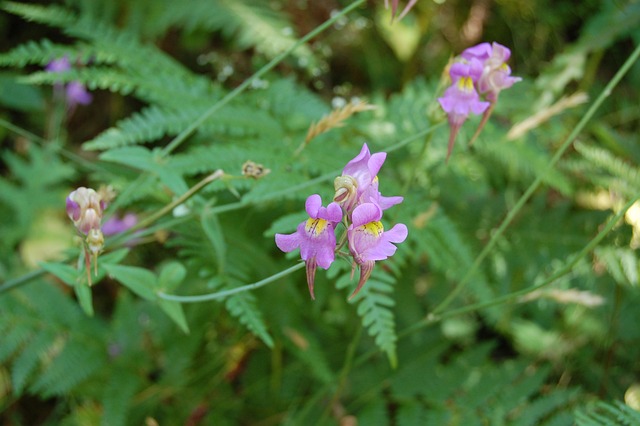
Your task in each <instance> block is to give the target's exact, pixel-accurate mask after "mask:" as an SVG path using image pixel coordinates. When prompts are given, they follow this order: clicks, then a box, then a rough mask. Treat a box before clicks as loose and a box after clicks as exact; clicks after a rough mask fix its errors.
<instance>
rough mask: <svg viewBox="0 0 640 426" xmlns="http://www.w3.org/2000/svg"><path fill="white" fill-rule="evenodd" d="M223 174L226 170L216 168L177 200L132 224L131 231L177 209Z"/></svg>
mask: <svg viewBox="0 0 640 426" xmlns="http://www.w3.org/2000/svg"><path fill="white" fill-rule="evenodd" d="M222 176H224V172H223V171H222V170H216V171H215V172H213V173H212V174H210V175H209V176H207V177H205V178H204V179H202V180H201V181H200V182H198V183H196V184H195V185H193V186H192V187H191V188H189V190H188V191H187V192H185V193H184V194H182V195H181V196H179V197H178V198H176V199H175V200H173V201H172V202H170V203H169V204H167V205H166V206H164V207H163V208H161V209H160V210H158V211H157V212H155V213H154V214H152V215H151V216H149V217H147V218H145V219H143V220H141V221H140V222H138V223H137V224H136V225H135V226H132V227H131V228H130V230H129V231H130V232H135V231H136V230H138V229H141V228H144V227H145V226H148V225H150V224H152V223H153V222H155V221H156V220H158V219H159V218H161V217H162V216H164V215H165V214H167V213H169V212H171V211H172V210H173V209H175V208H176V207H177V206H179V205H180V204H182V203H184V202H185V201H187V200H188V199H189V198H191V197H193V196H194V195H195V194H197V193H198V192H199V191H200V190H201V189H202V188H204V187H205V186H207V185H208V184H210V183H211V182H213V181H214V180H217V179H220V178H221V177H222Z"/></svg>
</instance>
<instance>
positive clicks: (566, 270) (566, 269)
mask: <svg viewBox="0 0 640 426" xmlns="http://www.w3.org/2000/svg"><path fill="white" fill-rule="evenodd" d="M638 200H640V197H636V198H633V199H632V200H631V201H629V202H628V203H627V204H625V205H624V207H622V209H620V211H618V213H616V214H615V215H614V216H613V217H612V218H611V219H610V220H609V222H607V224H606V225H605V226H604V227H603V228H602V230H600V232H598V234H597V235H596V236H595V237H594V238H593V239H592V240H591V241H590V242H589V243H588V244H587V245H586V246H584V247H583V248H582V250H580V251H579V252H578V253H576V254H575V255H574V256H573V258H572V259H571V260H570V261H568V262H567V263H566V264H565V265H564V266H563V267H561V268H560V269H558V270H557V271H555V272H554V273H553V274H551V276H549V277H548V278H547V279H545V280H543V281H542V282H540V283H538V284H535V285H533V286H531V287H527V288H525V289H522V290H518V291H514V292H513V293H509V294H506V295H504V296H501V297H497V298H495V299H493V300H489V301H486V302H481V303H474V304H472V305H468V306H465V307H462V308H459V309H452V310H450V311H447V312H444V313H443V314H441V315H435V314H433V313H432V314H431V315H429V316H428V317H427V318H425V319H423V320H422V321H420V322H418V323H416V324H414V325H412V326H411V327H409V328H408V329H407V330H404V331H403V332H402V333H401V334H402V335H403V336H404V335H407V334H410V333H411V332H412V331H415V330H417V329H419V328H422V327H424V326H425V325H428V324H431V323H433V322H437V321H441V320H443V319H446V318H450V317H454V316H458V315H463V314H467V313H469V312H474V311H477V310H480V309H484V308H489V307H491V306H496V305H499V304H502V303H505V302H508V301H511V300H514V299H517V298H519V297H522V296H525V295H527V294H529V293H531V292H534V291H536V290H540V289H541V288H543V287H546V286H548V285H549V284H551V283H553V282H555V281H556V280H558V279H559V278H561V277H563V276H565V275H567V274H568V273H570V272H571V271H572V270H573V267H574V266H575V265H576V264H577V263H578V262H579V261H580V260H581V259H583V258H584V257H585V256H586V255H587V254H589V253H590V252H591V251H593V250H594V249H595V248H596V247H597V246H598V244H600V242H601V241H602V240H603V239H604V237H605V236H607V234H608V233H609V232H611V230H612V229H613V228H614V226H616V224H617V223H618V222H619V221H620V220H621V219H622V218H623V217H624V215H625V213H626V212H627V210H629V209H630V208H631V206H632V205H633V204H634V203H636V202H638ZM399 336H400V334H399Z"/></svg>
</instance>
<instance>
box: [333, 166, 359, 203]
mask: <svg viewBox="0 0 640 426" xmlns="http://www.w3.org/2000/svg"><path fill="white" fill-rule="evenodd" d="M333 187H334V189H335V190H336V193H335V195H334V197H333V201H335V202H336V203H338V204H340V205H341V206H342V208H343V209H344V210H345V211H349V210H351V209H352V207H353V206H354V205H355V203H356V201H357V200H356V197H357V193H358V182H357V181H356V180H355V179H354V178H353V177H352V176H348V175H347V176H338V177H337V178H336V179H335V180H334V181H333Z"/></svg>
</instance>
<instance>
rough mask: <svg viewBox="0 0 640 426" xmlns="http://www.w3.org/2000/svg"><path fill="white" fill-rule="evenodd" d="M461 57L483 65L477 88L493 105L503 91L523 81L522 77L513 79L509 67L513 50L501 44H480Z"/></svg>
mask: <svg viewBox="0 0 640 426" xmlns="http://www.w3.org/2000/svg"><path fill="white" fill-rule="evenodd" d="M460 56H461V57H462V58H464V59H466V60H468V61H473V60H478V61H480V62H481V63H482V66H483V70H482V75H481V76H480V78H479V79H478V80H477V87H478V91H479V92H480V93H482V94H485V95H486V98H487V100H488V101H490V102H491V103H495V102H496V101H497V100H498V95H499V94H500V91H501V90H503V89H508V88H509V87H511V86H513V84H514V83H517V82H518V81H520V80H522V79H521V78H520V77H511V68H509V66H508V65H507V61H509V58H510V57H511V50H509V48H507V47H505V46H503V45H501V44H499V43H495V42H494V43H493V44H489V43H480V44H479V45H477V46H473V47H470V48H468V49H466V50H465V51H464V52H462V54H461V55H460Z"/></svg>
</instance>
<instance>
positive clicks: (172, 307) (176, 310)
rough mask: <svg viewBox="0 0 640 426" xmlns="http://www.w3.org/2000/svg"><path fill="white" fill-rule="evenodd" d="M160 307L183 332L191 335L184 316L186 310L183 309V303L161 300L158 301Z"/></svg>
mask: <svg viewBox="0 0 640 426" xmlns="http://www.w3.org/2000/svg"><path fill="white" fill-rule="evenodd" d="M158 305H159V306H160V309H162V310H163V311H164V312H165V313H166V314H167V315H169V318H171V319H172V320H173V321H174V322H175V323H176V324H177V325H178V327H180V329H181V330H182V331H184V332H185V333H187V334H188V333H189V324H188V323H187V319H186V317H185V316H184V310H183V309H182V304H181V303H179V302H175V301H173V300H164V299H160V300H158Z"/></svg>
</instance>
